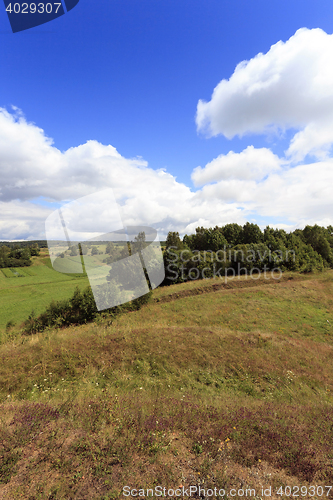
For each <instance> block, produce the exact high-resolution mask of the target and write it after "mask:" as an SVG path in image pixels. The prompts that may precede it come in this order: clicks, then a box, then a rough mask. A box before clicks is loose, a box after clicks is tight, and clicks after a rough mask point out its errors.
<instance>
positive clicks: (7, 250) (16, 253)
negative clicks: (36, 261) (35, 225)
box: [0, 243, 39, 268]
mask: <svg viewBox="0 0 333 500" xmlns="http://www.w3.org/2000/svg"><path fill="white" fill-rule="evenodd" d="M36 255H39V247H38V244H37V243H33V244H31V245H30V246H27V245H22V244H19V243H15V244H14V245H12V246H11V247H9V246H7V245H1V246H0V268H5V267H25V266H30V265H31V264H32V262H31V257H32V256H36Z"/></svg>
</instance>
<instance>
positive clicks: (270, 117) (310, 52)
mask: <svg viewBox="0 0 333 500" xmlns="http://www.w3.org/2000/svg"><path fill="white" fill-rule="evenodd" d="M332 60H333V35H328V34H326V33H325V32H324V31H322V30H321V29H313V30H308V29H306V28H302V29H300V30H298V31H297V32H296V33H295V35H294V36H292V37H291V38H290V39H289V40H288V41H286V42H285V43H284V42H282V41H279V42H278V43H276V44H275V45H272V47H271V48H270V50H269V51H268V52H267V53H266V54H262V53H259V54H257V55H256V56H255V57H254V58H252V59H251V60H250V61H242V62H241V63H240V64H238V65H237V67H236V69H235V71H234V73H233V75H232V76H231V77H230V78H229V80H222V81H221V82H220V83H219V84H218V85H217V86H216V88H215V89H214V92H213V94H212V97H211V100H210V101H209V102H205V101H203V100H200V101H199V102H198V106H197V116H196V122H197V128H198V130H200V131H207V132H208V134H209V135H212V136H216V135H218V134H223V135H224V136H225V137H227V138H229V139H231V138H232V137H234V136H236V135H239V136H243V135H245V134H250V133H265V132H271V131H272V130H273V131H274V130H275V131H276V130H278V129H281V130H286V129H288V128H296V129H298V130H299V132H297V134H296V135H295V137H294V140H293V141H292V143H291V145H290V148H289V150H288V152H287V154H288V155H290V156H292V158H293V159H294V160H297V161H300V160H302V159H303V158H305V156H306V155H307V154H312V155H314V156H315V157H317V158H320V159H322V158H323V157H325V155H326V153H327V151H328V149H329V148H330V145H331V144H332V142H333V127H332V120H333V65H332Z"/></svg>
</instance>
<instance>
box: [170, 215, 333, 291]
mask: <svg viewBox="0 0 333 500" xmlns="http://www.w3.org/2000/svg"><path fill="white" fill-rule="evenodd" d="M163 258H164V265H165V271H166V277H165V280H164V282H163V285H170V284H174V283H180V282H184V281H187V280H189V279H200V278H209V277H213V276H225V275H239V274H246V273H250V272H251V271H252V272H256V273H257V272H258V271H260V272H264V271H272V270H273V269H279V270H281V271H282V272H283V271H298V272H303V273H305V272H311V271H323V270H324V269H325V268H333V226H328V227H327V228H325V227H320V226H318V225H317V224H316V225H314V226H306V227H305V228H304V229H296V230H295V231H293V232H290V233H287V232H286V231H285V230H283V229H273V228H271V227H269V226H267V227H266V229H264V231H261V229H260V227H259V226H258V225H257V224H252V223H249V222H247V223H246V224H244V226H240V225H239V224H235V223H233V224H226V225H225V226H222V227H218V226H216V227H214V228H209V229H206V228H204V227H198V228H196V232H195V234H192V235H185V236H184V238H183V240H181V239H180V237H179V233H177V232H169V234H168V237H167V240H166V249H165V251H164V254H163Z"/></svg>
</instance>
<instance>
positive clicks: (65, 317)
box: [23, 287, 152, 335]
mask: <svg viewBox="0 0 333 500" xmlns="http://www.w3.org/2000/svg"><path fill="white" fill-rule="evenodd" d="M151 296H152V291H149V293H147V294H145V295H143V296H141V297H138V298H137V299H134V300H132V301H130V302H128V303H126V304H123V305H121V306H115V307H112V308H110V309H106V310H104V311H102V312H101V313H100V312H99V311H98V309H97V307H96V303H95V299H94V295H93V292H92V290H91V288H90V287H87V288H86V289H85V290H83V291H81V290H80V289H79V288H78V287H76V289H75V290H74V293H73V296H72V297H71V298H70V299H65V300H60V301H52V302H51V303H50V305H49V306H48V307H47V309H46V310H45V311H44V312H43V313H42V314H40V315H39V316H36V314H35V312H34V311H32V312H31V313H30V315H29V317H28V319H27V320H26V321H25V322H24V324H23V331H24V333H25V334H27V335H31V334H34V333H37V332H40V331H43V330H45V329H46V328H50V327H53V326H56V327H66V326H69V325H71V324H75V325H78V324H83V323H87V322H91V321H94V320H95V319H96V317H97V316H98V315H100V314H102V315H103V316H105V315H107V316H111V317H115V316H117V315H118V314H120V313H121V312H124V311H128V310H130V311H135V310H139V309H140V308H141V307H142V306H143V305H144V304H147V303H148V302H149V300H150V299H151Z"/></svg>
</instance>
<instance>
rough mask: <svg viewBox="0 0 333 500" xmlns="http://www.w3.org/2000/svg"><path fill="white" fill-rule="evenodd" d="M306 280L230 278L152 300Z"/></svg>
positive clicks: (167, 299) (167, 300)
mask: <svg viewBox="0 0 333 500" xmlns="http://www.w3.org/2000/svg"><path fill="white" fill-rule="evenodd" d="M304 280H306V278H305V277H303V276H302V277H297V278H295V277H292V276H282V277H281V278H279V279H262V278H261V279H258V280H254V279H251V280H248V281H245V280H243V281H241V280H239V281H238V280H237V281H236V278H233V279H230V281H229V283H228V282H227V283H214V284H212V285H207V286H204V287H198V288H193V289H191V290H182V291H179V292H174V293H171V294H170V295H166V296H165V297H161V298H155V299H153V302H158V303H163V302H171V301H172V300H176V299H180V298H182V297H192V296H195V295H201V294H203V293H212V292H219V291H222V290H241V289H244V288H253V287H262V286H264V285H278V284H281V283H295V282H298V281H304Z"/></svg>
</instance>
